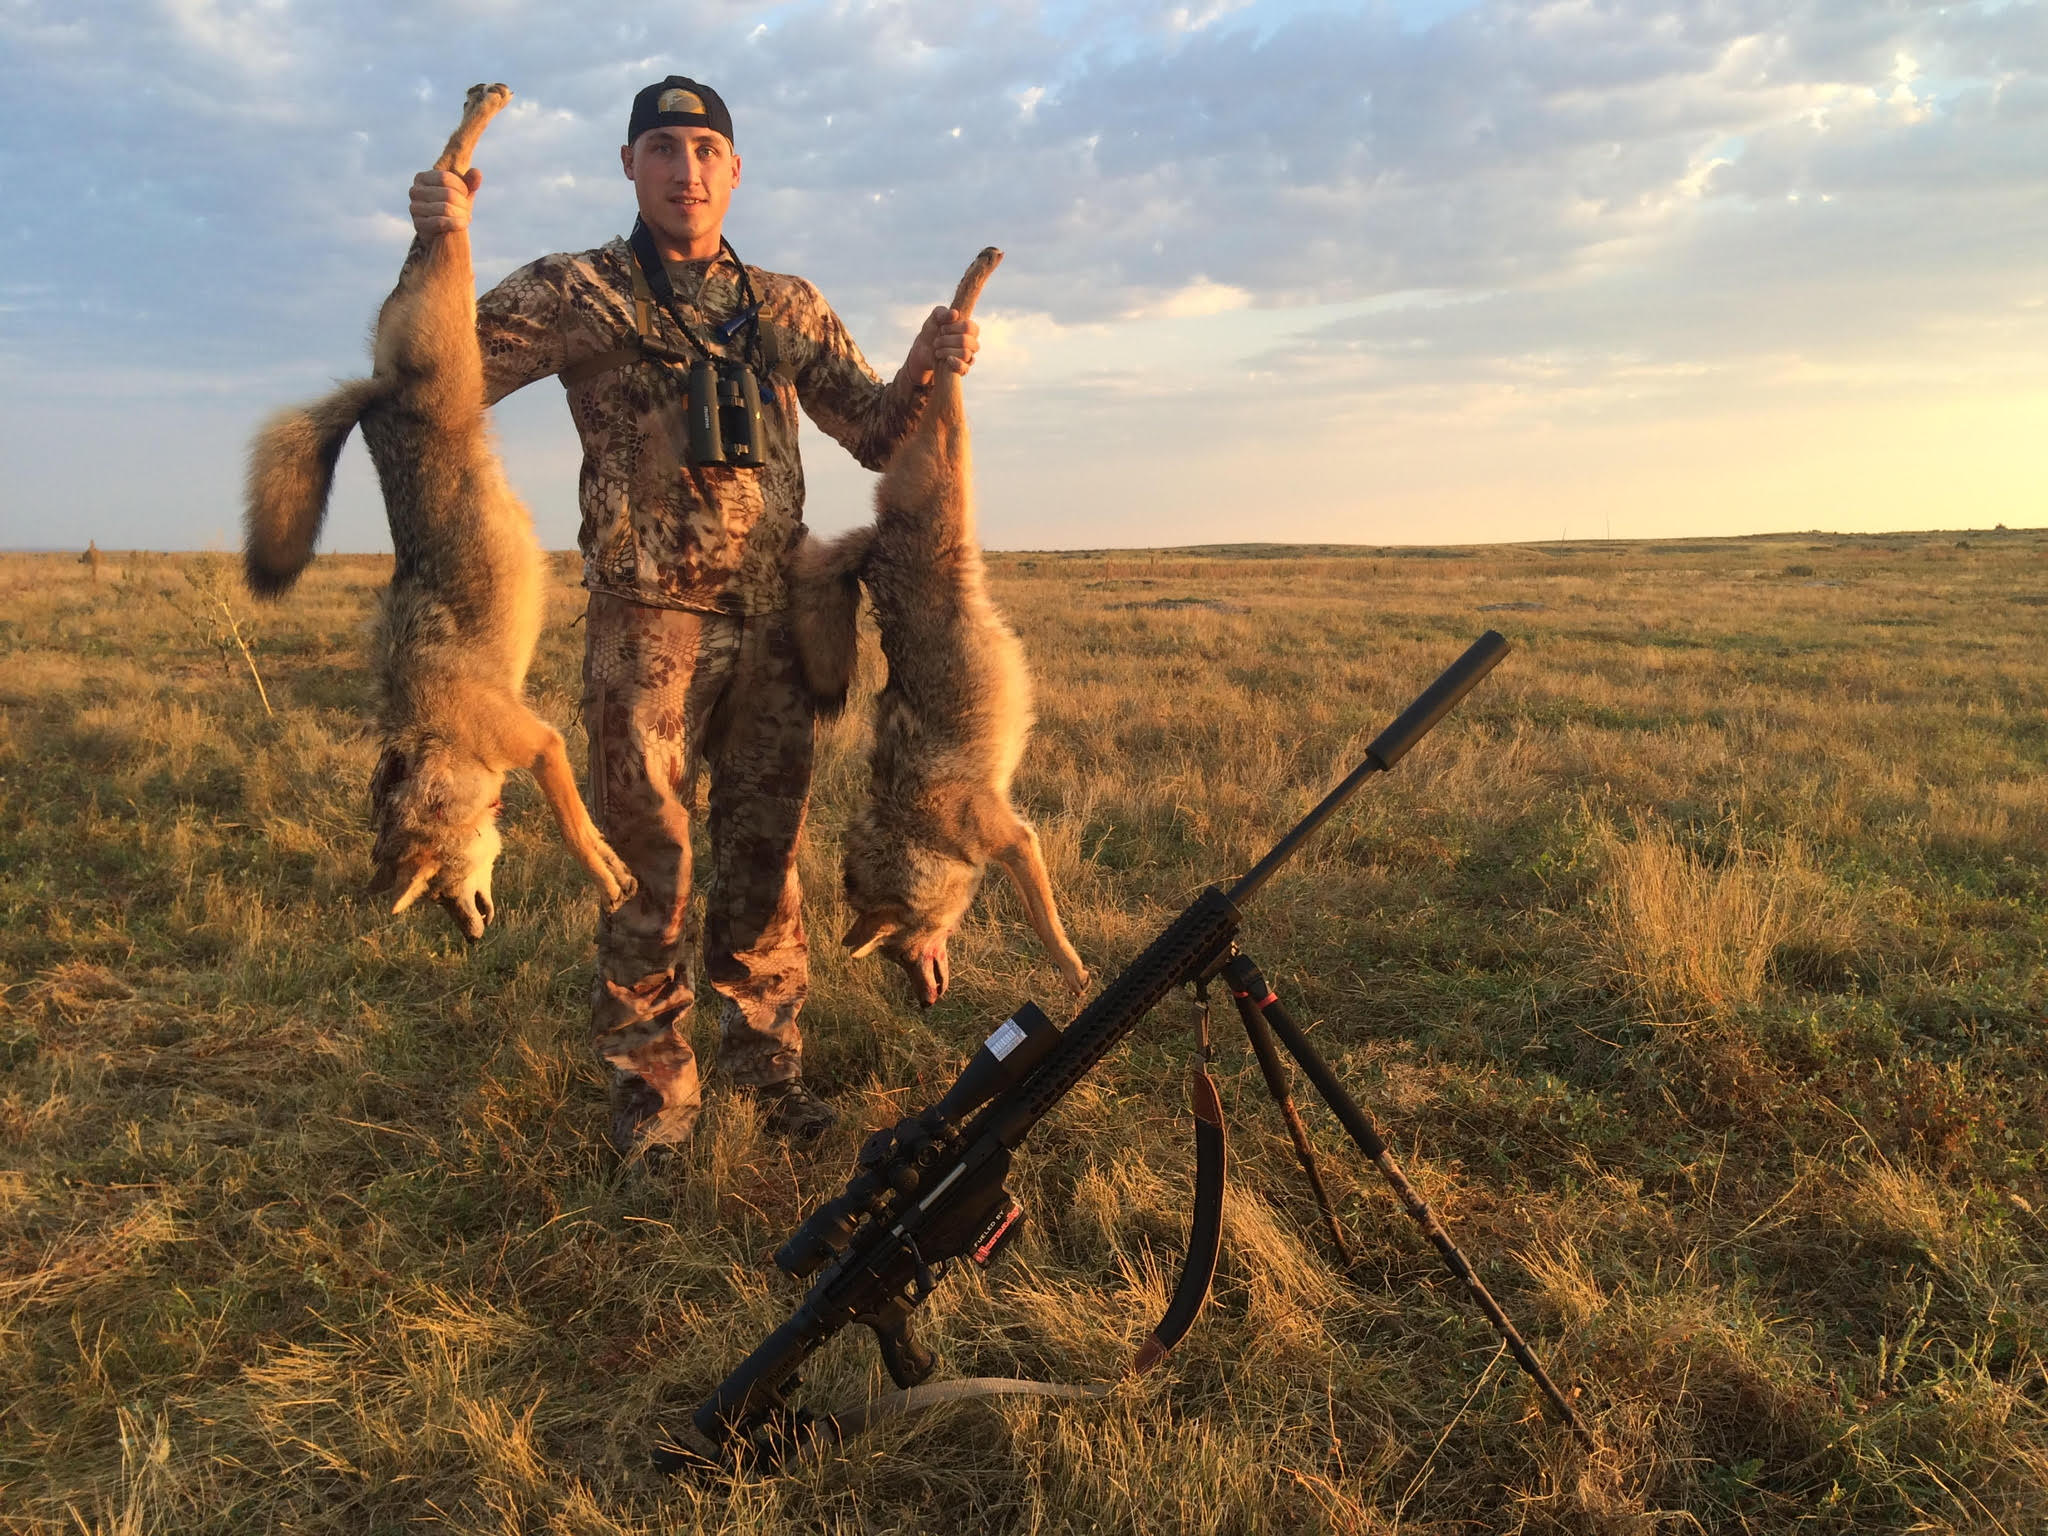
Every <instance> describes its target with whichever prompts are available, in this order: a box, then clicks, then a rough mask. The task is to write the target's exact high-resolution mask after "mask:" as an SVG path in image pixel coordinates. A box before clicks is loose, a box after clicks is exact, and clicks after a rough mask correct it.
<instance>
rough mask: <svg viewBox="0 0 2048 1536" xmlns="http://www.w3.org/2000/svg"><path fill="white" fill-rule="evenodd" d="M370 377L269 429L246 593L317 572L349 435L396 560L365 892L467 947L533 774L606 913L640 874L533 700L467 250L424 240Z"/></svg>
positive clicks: (527, 633)
mask: <svg viewBox="0 0 2048 1536" xmlns="http://www.w3.org/2000/svg"><path fill="white" fill-rule="evenodd" d="M511 99H512V93H511V92H510V91H509V90H507V89H506V88H505V87H504V86H502V85H490V86H484V85H477V86H472V87H471V88H470V91H469V95H468V98H467V100H466V101H465V103H464V106H463V113H462V122H461V124H460V126H458V127H457V128H456V130H455V134H454V137H452V138H451V139H449V141H448V147H447V148H446V149H444V150H443V151H442V153H441V158H440V159H439V160H437V161H436V162H435V168H436V169H437V170H445V171H453V172H454V173H455V174H457V175H461V174H463V173H464V172H465V171H467V170H468V168H469V160H470V156H471V154H472V153H473V152H474V151H475V149H476V143H477V140H478V138H479V137H480V136H481V135H482V134H483V131H484V126H485V125H486V124H487V123H489V122H490V120H491V119H492V118H493V117H495V116H496V115H497V113H498V112H499V110H500V109H501V108H502V107H503V106H504V105H505V103H506V102H508V101H510V100H511ZM375 356H376V367H375V371H374V372H373V373H372V375H371V376H370V377H369V378H367V379H358V380H356V381H354V382H352V383H348V384H344V385H342V386H341V387H340V388H339V389H337V390H336V391H335V392H334V393H333V394H331V395H329V396H328V397H327V398H326V399H324V400H320V401H317V402H316V403H314V404H312V405H308V406H303V407H300V408H298V409H295V410H289V411H285V412H282V413H280V414H279V415H277V416H275V417H273V418H272V419H271V420H270V421H269V422H268V423H266V424H265V426H264V427H263V429H262V431H261V432H260V433H259V434H258V436H257V438H256V441H255V444H254V445H253V446H252V448H251V450H250V454H249V491H248V518H247V527H246V534H247V538H246V543H245V548H244V553H245V555H246V560H247V573H248V581H249V585H250V587H251V588H252V589H253V590H254V591H255V592H256V593H257V594H258V595H260V596H264V597H276V596H279V595H280V594H282V593H283V592H284V591H285V590H286V589H287V588H289V587H290V586H291V585H292V583H293V582H294V581H296V580H297V579H298V577H299V573H300V572H301V571H303V570H304V569H305V567H306V563H307V562H308V561H309V560H311V559H312V557H313V545H314V541H315V540H316V539H317V538H318V537H319V534H320V524H321V521H322V519H323V518H324V517H325V515H326V511H327V498H328V493H329V491H330V489H331V488H332V485H333V480H334V464H335V460H336V458H337V457H339V455H340V453H341V447H342V444H343V443H344V442H345V441H346V440H347V438H348V435H349V432H350V431H351V430H352V429H353V428H354V427H355V425H356V424H357V423H358V422H361V424H362V428H363V440H364V442H365V443H366V444H367V445H368V446H369V450H370V458H371V460H372V461H373V462H374V463H375V464H376V466H377V478H378V481H379V483H380V484H381V486H382V487H383V491H384V510H385V513H386V515H387V516H388V517H389V519H390V523H391V543H392V547H393V548H394V550H395V551H396V553H397V562H396V565H395V568H394V569H393V571H392V575H391V585H390V586H389V587H388V588H386V589H385V591H384V594H383V600H382V603H381V605H380V608H379V611H378V615H377V624H376V632H375V637H374V640H373V642H372V650H373V660H374V663H375V666H376V671H377V676H378V679H379V682H380V683H381V685H382V691H383V699H382V706H381V709H380V711H379V717H378V725H379V729H380V733H381V735H382V737H383V743H384V751H383V755H382V756H381V757H380V758H379V759H378V762H377V768H376V771H375V773H373V774H372V775H371V778H370V825H371V829H372V832H373V838H374V841H373V846H372V850H371V858H372V862H373V864H374V866H375V876H374V878H373V879H372V881H371V884H370V889H371V891H372V892H388V891H392V890H396V891H397V892H398V897H397V900H396V901H395V902H394V903H393V905H392V908H391V910H392V911H393V912H403V911H404V910H405V909H406V908H407V907H409V906H411V905H412V904H413V903H414V902H415V901H417V900H419V898H420V897H422V896H431V897H433V898H434V899H435V900H436V901H437V902H439V903H440V905H441V907H442V908H443V909H444V910H445V911H446V912H447V913H448V915H449V916H450V917H451V918H452V919H453V920H454V922H455V925H456V926H457V927H458V928H460V929H461V930H462V932H463V934H464V936H465V937H467V938H470V939H478V938H481V937H482V936H483V931H484V927H485V925H486V924H487V923H489V922H490V920H491V914H492V910H493V909H492V905H491V869H492V866H493V865H494V864H495V863H496V862H497V857H498V852H499V848H500V846H501V844H500V841H499V837H498V824H497V818H498V806H499V793H500V790H501V789H502V787H503V785H504V782H505V774H506V772H507V771H508V770H510V769H513V768H531V769H532V770H533V772H534V775H535V777H536V778H538V779H539V781H540V787H541V791H542V793H543V794H544V795H546V797H547V801H548V805H549V807H550V808H551V809H552V810H553V811H554V814H555V820H556V822H557V823H558V824H559V825H560V827H561V829H562V836H563V838H564V840H565V841H566V842H567V843H568V845H569V847H570V849H571V850H572V851H573V852H574V853H575V855H576V857H577V858H578V859H580V860H581V861H582V863H583V866H584V868H586V869H588V870H589V871H590V876H591V878H592V879H593V880H595V881H596V882H597V884H598V886H599V888H600V889H601V890H602V891H603V893H604V899H605V901H606V902H607V904H608V905H610V906H617V905H618V903H620V902H621V901H623V900H625V899H626V897H628V896H629V895H631V894H632V891H633V877H632V876H631V875H630V874H629V873H628V872H627V870H626V866H625V865H624V864H623V863H621V862H620V860H619V857H618V855H617V854H615V853H613V852H612V850H611V848H610V847H609V846H608V845H607V844H606V843H605V841H604V838H603V837H602V836H600V835H599V833H598V830H597V828H596V826H595V825H594V824H593V823H592V822H591V819H590V815H589V813H588V812H587V811H585V810H584V808H583V801H582V799H581V798H580V796H579V795H578V794H577V791H576V777H575V773H574V771H573V770H572V769H571V768H570V766H569V756H568V753H567V751H566V750H565V749H564V747H563V743H562V737H561V733H560V732H558V731H557V730H555V728H554V727H553V726H551V725H549V724H548V723H547V722H546V721H545V720H542V719H541V718H540V717H539V716H538V715H536V714H535V713H534V712H533V711H532V710H531V709H530V708H528V707H527V704H526V699H525V691H526V669H527V666H528V664H529V663H530V662H531V661H532V659H533V648H534V645H535V643H536V641H538V639H539V638H540V627H541V618H542V612H543V608H544V605H545V598H544V592H543V586H542V573H541V553H540V546H539V544H538V543H537V542H536V540H535V539H534V535H533V521H532V519H531V518H530V517H529V516H528V515H527V511H526V508H525V507H524V506H522V505H521V504H520V502H519V499H518V497H516V496H515V495H513V493H512V489H511V487H510V486H508V485H507V484H506V483H505V474H504V470H503V469H502V468H501V467H500V466H499V464H498V460H497V456H496V454H495V453H493V451H492V449H491V444H490V438H489V433H488V429H487V427H486V425H485V419H484V404H483V400H484V385H483V358H482V354H481V353H480V352H479V350H478V348H477V340H476V286H475V277H474V275H473V273H472V270H471V266H470V254H469V234H468V232H467V231H466V230H457V231H455V232H453V233H450V234H442V235H435V236H429V237H426V239H425V241H424V245H423V248H422V249H421V251H420V252H419V253H418V254H417V256H416V259H415V260H413V261H412V262H411V263H410V264H409V265H408V266H407V268H406V270H405V272H404V273H403V274H402V275H401V276H400V278H399V282H398V286H397V288H396V289H395V290H393V292H392V294H391V297H390V298H388V299H387V300H385V302H384V307H383V309H382V311H380V312H379V314H378V316H377V336H376V343H375Z"/></svg>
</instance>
